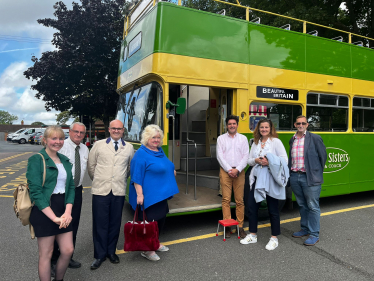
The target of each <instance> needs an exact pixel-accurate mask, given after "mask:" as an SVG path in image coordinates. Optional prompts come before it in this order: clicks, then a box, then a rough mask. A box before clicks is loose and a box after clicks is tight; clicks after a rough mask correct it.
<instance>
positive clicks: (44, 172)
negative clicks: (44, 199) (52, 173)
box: [38, 153, 46, 187]
mask: <svg viewBox="0 0 374 281" xmlns="http://www.w3.org/2000/svg"><path fill="white" fill-rule="evenodd" d="M38 154H39V155H40V156H41V157H42V159H43V167H44V169H43V184H42V187H43V186H44V184H45V174H46V168H45V159H44V156H43V154H41V153H38Z"/></svg>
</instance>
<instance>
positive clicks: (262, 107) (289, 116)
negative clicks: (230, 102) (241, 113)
mask: <svg viewBox="0 0 374 281" xmlns="http://www.w3.org/2000/svg"><path fill="white" fill-rule="evenodd" d="M301 113H302V109H301V106H300V105H297V104H277V103H264V102H252V103H251V104H250V105H249V129H250V130H251V131H253V130H254V129H255V128H256V125H257V123H258V121H260V120H261V119H263V118H268V119H270V120H271V121H272V122H273V124H274V126H275V128H276V130H277V131H292V130H295V128H294V125H293V123H294V120H295V119H296V117H297V116H299V115H301Z"/></svg>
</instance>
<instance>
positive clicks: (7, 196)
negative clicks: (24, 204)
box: [0, 195, 14, 198]
mask: <svg viewBox="0 0 374 281" xmlns="http://www.w3.org/2000/svg"><path fill="white" fill-rule="evenodd" d="M0 197H10V198H14V197H13V196H11V195H0Z"/></svg>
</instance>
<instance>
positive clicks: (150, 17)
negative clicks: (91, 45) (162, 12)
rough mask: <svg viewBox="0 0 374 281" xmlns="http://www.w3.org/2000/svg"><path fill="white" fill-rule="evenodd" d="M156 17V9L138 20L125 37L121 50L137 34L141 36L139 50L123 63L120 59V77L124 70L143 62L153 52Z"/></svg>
mask: <svg viewBox="0 0 374 281" xmlns="http://www.w3.org/2000/svg"><path fill="white" fill-rule="evenodd" d="M156 16H157V9H155V8H154V9H153V10H152V11H150V12H149V13H148V14H147V15H146V16H144V18H143V19H142V20H140V21H139V22H138V23H136V25H135V26H134V28H133V29H132V30H131V31H130V32H129V34H128V35H127V37H126V38H125V41H126V42H124V43H123V44H122V48H124V46H128V45H129V43H130V42H131V40H132V39H133V38H134V37H135V36H136V35H138V34H139V32H141V33H142V35H141V40H142V42H141V47H140V49H139V50H138V51H137V52H135V53H134V54H133V55H132V56H131V57H129V58H127V60H126V61H123V58H122V57H121V61H120V65H119V70H118V74H119V75H121V74H122V73H124V72H125V71H126V70H128V69H130V68H131V67H133V66H134V65H135V64H137V63H138V62H139V61H141V60H143V59H144V58H146V57H147V56H149V55H150V54H152V53H153V52H154V42H155V29H156V18H157V17H156ZM121 54H123V50H121Z"/></svg>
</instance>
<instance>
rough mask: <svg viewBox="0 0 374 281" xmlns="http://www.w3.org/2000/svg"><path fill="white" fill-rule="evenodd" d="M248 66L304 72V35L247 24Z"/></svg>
mask: <svg viewBox="0 0 374 281" xmlns="http://www.w3.org/2000/svg"><path fill="white" fill-rule="evenodd" d="M248 30H249V55H250V56H249V64H251V65H259V66H268V67H275V68H280V69H290V70H297V71H305V69H306V66H305V35H304V34H303V33H296V32H290V31H288V30H284V29H279V28H266V27H264V26H263V25H256V24H248Z"/></svg>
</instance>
